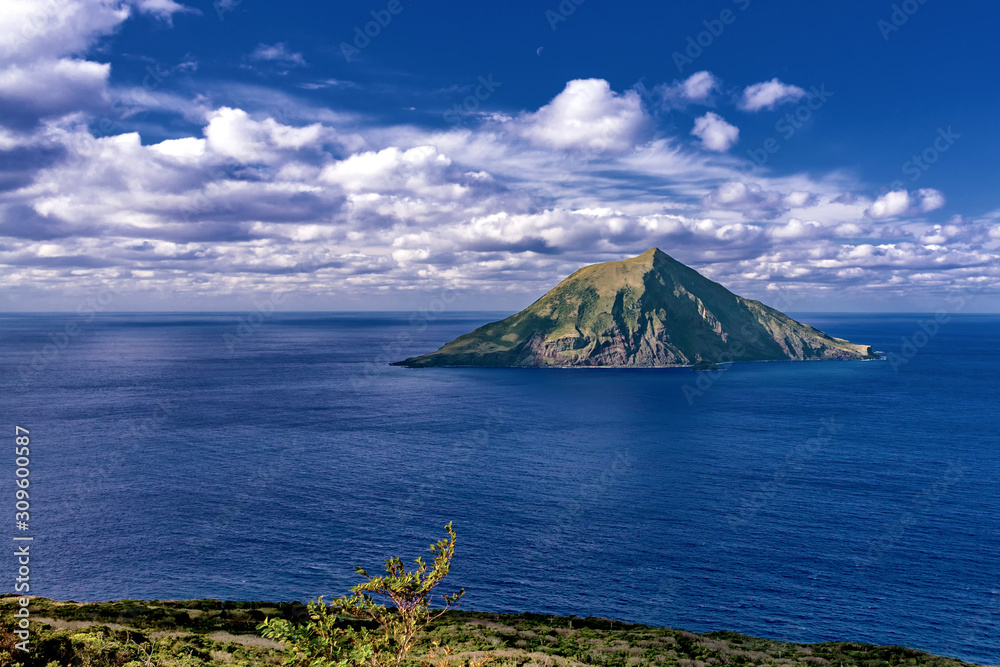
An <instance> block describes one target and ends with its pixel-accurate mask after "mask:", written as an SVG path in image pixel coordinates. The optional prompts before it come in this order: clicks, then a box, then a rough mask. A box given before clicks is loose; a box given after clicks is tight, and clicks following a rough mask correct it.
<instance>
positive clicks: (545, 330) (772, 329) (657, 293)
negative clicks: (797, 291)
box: [396, 248, 875, 368]
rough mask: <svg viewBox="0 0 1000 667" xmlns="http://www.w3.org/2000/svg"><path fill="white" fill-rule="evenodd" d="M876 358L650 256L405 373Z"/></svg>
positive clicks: (576, 279) (585, 278) (601, 272)
mask: <svg viewBox="0 0 1000 667" xmlns="http://www.w3.org/2000/svg"><path fill="white" fill-rule="evenodd" d="M874 357H875V354H874V352H873V351H872V349H871V348H870V347H868V346H867V345H856V344H854V343H851V342H848V341H846V340H842V339H840V338H833V337H832V336H828V335H826V334H825V333H823V332H822V331H818V330H817V329H814V328H813V327H811V326H809V325H807V324H802V323H801V322H796V321H795V320H793V319H792V318H790V317H788V316H787V315H785V314H784V313H781V312H779V311H777V310H775V309H774V308H770V307H768V306H765V305H764V304H762V303H760V302H759V301H754V300H752V299H745V298H743V297H741V296H737V295H736V294H733V293H732V292H730V291H729V290H727V289H726V288H725V287H723V286H722V285H720V284H718V283H716V282H713V281H711V280H709V279H708V278H706V277H704V276H703V275H701V274H700V273H698V272H697V271H695V270H694V269H692V268H690V267H687V266H685V265H684V264H681V263H680V262H678V261H677V260H675V259H673V258H672V257H670V256H669V255H667V254H666V253H665V252H663V251H661V250H659V249H658V248H651V249H649V250H647V251H646V252H644V253H642V254H641V255H639V256H637V257H632V258H631V259H626V260H622V261H617V262H605V263H604V264H594V265H592V266H586V267H584V268H582V269H580V270H578V271H576V272H575V273H574V274H573V275H571V276H569V277H568V278H566V279H565V280H563V281H562V282H561V283H559V284H558V285H557V286H556V287H554V288H553V289H552V290H550V291H549V292H548V293H546V294H545V295H544V296H542V298H540V299H538V301H536V302H535V303H533V304H531V305H530V306H528V307H527V308H525V309H524V310H522V311H521V312H519V313H517V314H515V315H511V316H510V317H508V318H506V319H504V320H501V321H499V322H493V323H491V324H487V325H485V326H483V327H480V328H479V329H476V330H475V331H473V332H471V333H468V334H465V335H464V336H460V337H458V338H456V339H455V340H453V341H452V342H450V343H448V344H447V345H445V346H444V347H442V348H441V349H440V350H438V351H437V352H432V353H430V354H425V355H423V356H419V357H411V358H409V359H406V360H404V361H400V362H398V363H397V364H396V365H399V366H408V367H411V368H424V367H428V366H598V367H614V368H621V367H626V368H637V367H638V368H641V367H666V366H702V367H704V366H711V365H714V364H718V363H723V362H730V361H775V360H789V361H803V360H831V359H835V360H848V359H871V358H874Z"/></svg>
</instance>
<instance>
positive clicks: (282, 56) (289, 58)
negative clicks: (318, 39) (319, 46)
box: [250, 42, 306, 67]
mask: <svg viewBox="0 0 1000 667" xmlns="http://www.w3.org/2000/svg"><path fill="white" fill-rule="evenodd" d="M250 59H251V60H260V61H270V62H275V63H278V64H279V65H283V66H285V67H304V66H305V64H306V59H305V58H304V57H303V56H302V54H301V53H296V52H293V51H290V50H289V49H288V46H287V45H285V44H284V43H283V42H278V43H277V44H258V45H257V48H256V49H254V51H253V53H251V54H250Z"/></svg>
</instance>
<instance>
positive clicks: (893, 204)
mask: <svg viewBox="0 0 1000 667" xmlns="http://www.w3.org/2000/svg"><path fill="white" fill-rule="evenodd" d="M944 203H945V200H944V195H943V194H941V192H940V191H938V190H934V189H933V188H923V189H921V190H917V191H916V192H914V193H910V192H907V191H906V190H893V191H892V192H887V193H885V194H884V195H882V196H881V197H879V198H878V199H876V200H875V201H874V202H873V203H872V205H871V206H870V207H869V208H868V209H867V210H866V211H865V214H866V215H867V216H869V217H870V218H872V219H874V220H886V219H889V218H898V217H901V216H904V215H917V214H919V213H929V212H931V211H936V210H938V209H939V208H941V207H943V206H944Z"/></svg>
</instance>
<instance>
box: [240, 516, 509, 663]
mask: <svg viewBox="0 0 1000 667" xmlns="http://www.w3.org/2000/svg"><path fill="white" fill-rule="evenodd" d="M445 530H447V531H448V537H446V538H444V539H441V540H439V541H438V542H437V544H432V545H431V546H430V552H431V553H432V554H434V566H433V567H432V568H431V569H430V571H428V569H427V563H425V562H424V560H423V559H422V558H417V559H416V564H417V568H416V569H415V570H413V571H411V572H407V571H406V567H405V566H404V565H403V561H401V560H400V559H399V558H397V557H396V556H393V557H391V558H389V560H387V561H386V562H385V571H386V575H385V576H380V577H373V576H371V575H369V574H368V573H367V572H365V571H364V570H363V569H361V568H360V567H356V568H354V569H355V570H357V572H358V574H360V575H361V576H363V577H365V578H366V579H367V581H366V582H364V583H363V584H359V585H357V586H355V587H354V588H352V589H351V592H352V595H348V596H345V597H341V598H337V599H336V600H333V601H332V602H331V603H330V604H329V605H327V604H326V603H324V602H323V599H322V598H320V599H319V600H316V601H314V602H310V603H309V605H308V608H307V609H308V614H309V620H308V621H307V622H306V623H295V622H293V621H290V620H288V619H284V618H269V619H267V620H265V621H264V622H263V623H261V625H260V626H259V629H260V630H262V631H263V633H264V637H266V638H267V639H273V640H276V641H279V642H282V643H283V644H284V645H285V646H286V647H287V651H286V658H285V663H284V664H286V665H291V666H293V667H350V666H351V665H365V666H366V667H400V665H402V664H403V663H404V661H405V660H406V659H407V657H408V656H409V655H410V653H411V652H412V651H413V649H414V647H415V646H416V644H417V639H418V635H419V634H420V633H421V632H422V631H423V630H424V629H425V628H426V627H427V625H428V624H430V623H431V622H432V621H435V620H437V619H438V618H440V617H441V616H442V615H443V614H445V613H447V611H448V609H449V608H450V607H452V606H453V605H455V604H457V603H458V601H459V600H460V599H461V598H462V596H463V595H464V594H465V590H464V589H463V590H461V591H459V592H457V593H452V594H450V595H449V594H445V595H443V596H442V598H443V600H444V608H443V609H438V610H434V611H433V612H432V611H431V608H430V600H429V598H430V595H431V591H433V590H434V588H435V587H437V585H438V584H440V583H441V582H442V581H443V580H444V578H445V577H446V576H447V575H448V572H449V570H450V569H451V559H452V558H453V557H454V555H455V530H454V529H453V528H452V525H451V524H450V523H449V524H448V525H447V526H445ZM373 595H377V596H379V598H381V599H385V600H389V601H391V602H392V605H393V608H392V609H389V608H387V607H386V606H385V605H384V604H382V603H379V602H376V600H375V599H374V598H373V597H372V596H373ZM345 621H347V622H345ZM351 621H353V622H354V624H353V625H352V624H351V623H350V622H351ZM359 621H360V622H362V623H370V624H372V625H373V626H374V629H370V628H369V627H366V626H365V625H360V626H359V625H357V622H359ZM435 649H439V647H435ZM435 652H437V650H436V651H435ZM449 655H450V652H449ZM489 659H490V656H486V657H484V658H480V659H478V660H474V661H472V665H473V667H482V665H484V664H485V663H486V662H488V661H489Z"/></svg>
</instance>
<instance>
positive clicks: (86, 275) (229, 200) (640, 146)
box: [0, 0, 1000, 307]
mask: <svg viewBox="0 0 1000 667" xmlns="http://www.w3.org/2000/svg"><path fill="white" fill-rule="evenodd" d="M56 4H58V5H59V9H60V12H61V13H57V14H53V15H51V16H48V17H47V18H46V16H45V15H44V14H39V12H40V11H42V10H39V9H38V7H48V6H49V5H39V4H36V3H33V2H26V1H25V2H22V1H17V2H12V3H11V16H12V21H13V23H12V29H10V30H7V31H5V32H4V36H3V37H2V38H0V54H3V56H2V60H0V109H2V110H4V111H5V113H3V114H2V115H0V118H2V119H3V120H2V121H0V157H2V158H3V160H2V161H0V286H2V287H3V289H4V290H6V291H9V292H10V293H18V294H29V293H30V294H33V295H40V296H42V297H46V295H50V296H51V295H69V294H76V293H81V292H84V291H86V290H87V289H90V288H94V287H103V288H107V289H111V290H112V291H115V292H116V293H128V294H134V295H139V296H143V295H153V296H156V297H157V298H160V299H175V300H176V303H183V304H185V305H186V306H188V307H190V306H192V305H194V304H196V303H197V302H198V301H199V300H200V299H212V298H217V297H218V298H226V297H227V296H229V297H231V296H234V295H245V294H253V293H256V292H259V291H260V290H281V291H289V292H293V293H297V294H303V293H308V294H322V295H328V296H329V300H328V301H326V302H324V303H325V304H326V305H328V306H329V305H336V304H338V303H348V302H350V299H351V298H361V299H368V298H369V297H379V296H380V295H386V294H387V293H388V294H392V295H396V297H397V302H396V303H398V304H403V303H412V299H409V300H408V297H406V296H405V295H406V294H411V293H427V294H431V293H434V292H435V291H440V290H442V289H450V290H457V291H459V292H462V293H466V294H475V295H480V297H481V298H480V300H479V301H478V302H477V303H478V305H481V306H484V307H489V306H490V304H491V299H500V298H502V297H503V298H507V299H508V301H504V303H510V302H511V301H510V299H511V298H513V300H514V301H516V300H518V299H520V300H523V301H525V302H527V301H529V300H530V298H532V297H533V296H537V294H538V293H539V292H540V291H543V290H544V289H547V288H548V287H550V286H551V285H552V284H553V283H554V282H555V281H557V280H558V279H560V278H561V277H564V276H565V275H566V274H568V273H569V272H570V271H572V270H574V269H576V268H578V267H579V266H580V265H581V264H585V263H590V262H595V261H603V260H609V259H619V258H622V257H624V256H627V255H630V254H635V253H638V252H641V251H643V250H645V249H647V248H649V247H652V246H659V247H660V248H662V249H664V250H665V251H667V252H669V253H671V254H673V255H674V256H676V257H677V258H678V259H680V260H682V261H685V262H687V263H689V264H692V265H694V266H696V267H697V268H698V269H699V270H701V271H703V272H704V273H705V274H706V275H708V276H710V277H711V278H713V279H715V280H718V281H720V282H722V283H724V284H725V285H726V286H728V287H730V288H731V289H733V290H734V291H737V292H743V293H747V294H748V295H751V296H758V297H766V295H767V294H768V293H773V292H774V291H775V290H780V291H781V292H782V293H783V294H798V295H800V296H801V298H802V299H803V303H804V304H807V305H815V304H816V303H817V301H816V299H822V298H823V297H824V295H831V294H838V295H843V294H845V293H848V294H854V295H856V296H857V298H862V297H863V295H865V294H872V293H880V294H889V293H906V292H909V293H911V294H921V295H925V296H928V297H930V296H934V295H943V294H947V293H949V292H952V291H954V290H960V289H966V290H969V289H977V290H978V289H982V288H983V287H984V286H988V285H991V284H994V283H995V281H996V278H997V274H998V269H997V266H998V262H997V259H998V257H997V246H998V244H1000V224H998V220H997V218H996V217H987V218H986V219H982V220H969V219H965V218H962V217H961V216H953V217H952V218H950V219H948V221H947V222H946V223H945V222H942V220H943V218H942V219H941V220H935V219H933V218H931V217H929V216H931V215H932V214H934V213H935V212H937V211H939V210H940V209H942V208H943V207H944V206H945V198H944V195H943V194H942V193H940V192H938V191H937V190H934V189H931V188H925V189H921V190H918V191H915V192H905V191H896V192H889V193H885V194H883V195H881V196H879V197H877V198H872V197H869V196H865V195H863V194H859V193H863V192H866V191H868V188H867V186H866V184H864V183H861V182H857V181H855V180H854V179H852V178H850V177H848V176H846V175H844V174H840V173H831V174H826V175H823V176H808V175H805V174H798V175H796V174H792V175H780V176H779V175H777V174H774V173H771V172H769V171H767V170H763V169H762V170H757V171H756V172H755V173H754V174H753V176H752V177H750V176H747V175H746V174H745V173H744V172H743V171H741V169H740V166H741V161H739V160H737V159H735V158H734V157H731V156H729V155H727V154H726V151H728V150H729V149H730V148H731V147H732V146H733V145H734V144H736V142H737V141H738V140H739V129H738V128H737V127H736V126H735V125H732V124H730V123H729V122H727V121H726V120H725V119H724V118H723V116H722V115H721V114H720V113H716V112H715V111H705V110H704V109H702V110H700V111H696V112H695V113H694V115H693V116H692V117H691V118H690V119H688V120H684V121H682V122H683V123H687V125H686V126H682V127H680V129H679V130H675V131H672V132H665V131H663V130H659V129H657V122H656V115H657V113H658V112H660V111H663V110H664V109H667V110H677V109H686V108H689V107H698V106H701V107H705V106H712V105H714V104H715V103H716V102H715V99H714V98H715V97H716V93H718V92H719V91H720V90H721V82H720V81H719V79H718V78H717V77H715V76H714V75H712V74H711V73H709V72H699V73H697V74H695V75H693V76H691V77H689V78H688V79H686V80H684V81H680V82H673V83H670V84H663V85H662V86H659V87H656V88H654V89H653V90H654V91H655V94H654V95H652V96H650V95H646V94H644V93H642V92H641V91H639V90H620V91H616V90H614V89H613V88H612V86H611V85H610V84H609V83H608V82H607V81H604V80H602V79H580V80H573V81H569V82H567V83H566V85H565V87H564V88H563V89H562V90H561V91H559V90H554V91H553V96H552V99H551V100H549V101H548V102H547V103H545V104H543V105H541V106H540V107H539V108H537V109H528V110H522V111H519V112H516V113H508V114H502V113H495V114H492V115H483V116H479V117H477V118H476V120H475V122H470V123H467V124H465V125H462V126H459V127H452V128H450V129H440V127H433V126H427V127H423V126H417V125H393V124H385V123H383V122H379V121H378V120H376V119H374V118H371V119H369V118H364V117H358V116H357V115H347V114H343V113H340V112H338V111H337V110H330V109H323V108H317V107H311V106H309V105H308V104H305V103H298V102H296V101H295V100H291V101H288V99H287V98H285V99H286V102H288V103H287V104H285V103H283V104H282V106H281V108H280V110H279V109H275V108H273V107H269V106H268V105H266V104H258V105H249V104H248V105H245V106H246V108H240V107H237V106H233V105H218V106H216V105H212V104H211V103H210V102H206V101H205V100H203V99H199V100H184V99H177V98H173V97H170V96H167V95H165V94H163V95H150V96H149V100H148V103H149V105H151V107H155V108H156V109H157V110H158V111H159V112H161V113H175V114H178V115H183V116H184V117H185V118H187V119H189V120H191V119H193V120H194V121H195V122H197V124H198V125H199V126H200V131H199V132H197V133H192V135H191V136H186V137H181V138H177V139H172V140H167V141H161V142H159V143H152V144H150V143H149V142H145V141H143V136H142V135H141V133H139V132H124V131H123V132H120V133H114V132H112V133H108V134H106V135H103V134H95V132H94V131H93V130H92V128H91V125H90V124H89V121H91V120H93V118H94V117H95V114H96V113H99V112H100V110H101V109H104V108H106V107H107V105H108V104H109V96H110V95H111V91H109V88H108V80H109V73H108V68H107V65H105V64H102V63H100V62H96V61H92V60H89V59H87V56H86V54H87V52H88V49H89V48H90V47H91V46H92V45H93V44H94V42H95V40H97V39H99V38H100V37H102V36H106V35H108V34H111V33H112V32H113V31H114V30H115V29H116V28H117V27H118V26H119V25H120V24H121V23H122V22H123V21H125V20H127V19H128V17H129V16H130V15H131V14H132V13H134V12H140V11H145V12H147V13H151V14H152V15H153V16H154V17H156V18H158V19H160V20H165V19H168V18H169V17H170V16H171V15H173V14H175V13H177V12H179V11H185V9H184V8H183V7H182V6H181V5H175V3H171V2H140V3H133V4H128V3H119V2H110V1H103V2H102V1H99V0H89V1H86V2H85V1H84V0H75V1H71V0H65V1H62V2H59V3H56ZM39 16H40V17H41V18H38V17H39ZM38 26H41V28H38ZM29 28H30V29H29ZM252 58H253V59H255V60H258V61H261V62H264V61H268V62H276V63H278V64H281V65H284V66H292V65H296V64H302V63H303V62H304V59H302V57H301V55H300V54H298V53H297V52H295V51H294V50H292V49H291V48H290V47H288V46H287V45H286V44H276V45H270V46H268V45H260V47H259V48H258V49H257V50H256V51H255V52H254V55H253V56H252ZM804 94H805V93H804V91H802V89H801V88H798V87H796V86H790V85H787V84H783V83H781V82H779V81H777V80H776V79H775V80H772V81H769V82H765V83H762V84H755V85H752V86H749V87H747V88H746V89H745V90H744V93H743V96H742V97H741V98H740V100H739V102H738V106H739V107H740V108H742V109H746V110H750V111H760V110H766V109H771V108H774V107H776V106H778V105H780V104H783V103H786V102H792V101H795V100H797V99H800V98H801V96H802V95H804ZM4 164H11V165H16V168H15V167H11V168H7V169H6V170H5V168H4V167H3V166H2V165H4ZM511 295H513V297H511ZM341 298H342V299H343V301H338V299H341ZM351 303H353V302H351ZM387 303H393V302H387ZM21 305H23V303H22V304H21Z"/></svg>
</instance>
